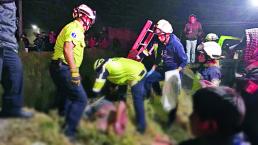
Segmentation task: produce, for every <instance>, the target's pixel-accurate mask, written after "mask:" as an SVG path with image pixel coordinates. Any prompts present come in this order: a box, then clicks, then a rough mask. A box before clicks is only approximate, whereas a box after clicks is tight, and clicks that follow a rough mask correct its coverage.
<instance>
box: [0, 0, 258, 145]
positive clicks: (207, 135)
mask: <svg viewBox="0 0 258 145" xmlns="http://www.w3.org/2000/svg"><path fill="white" fill-rule="evenodd" d="M0 11H3V13H0V24H1V25H5V26H6V29H9V30H12V31H3V32H1V33H0V47H1V49H0V51H1V53H0V54H1V55H0V67H1V69H0V70H1V75H0V76H1V82H2V85H3V88H4V94H3V97H2V99H3V101H2V108H1V112H0V117H1V118H9V117H19V118H30V117H32V116H33V114H32V113H31V112H25V111H23V110H22V106H23V104H22V102H23V101H22V100H23V96H22V85H23V82H22V79H23V78H22V64H21V61H20V58H19V57H18V54H17V52H18V51H17V50H18V45H17V40H16V38H15V36H14V35H15V30H16V24H15V22H16V21H15V19H16V15H15V11H16V8H15V2H14V0H13V1H12V0H0ZM72 16H73V18H74V20H73V21H72V22H70V23H68V24H67V25H66V26H64V27H63V29H62V30H61V32H60V33H59V34H58V36H57V37H54V34H51V35H52V36H49V37H48V38H49V40H48V41H49V43H50V44H51V46H52V47H53V48H54V51H53V56H52V58H51V63H50V68H49V71H50V75H51V78H52V80H53V82H54V84H55V86H56V90H57V96H56V97H57V98H58V99H57V100H59V104H58V106H56V107H57V108H58V112H59V115H60V116H64V117H65V123H64V125H63V132H64V134H65V135H66V136H67V137H68V138H69V139H70V140H71V141H74V140H75V139H76V130H77V127H78V124H79V121H80V120H81V118H82V115H83V112H84V110H85V107H86V106H87V102H88V97H87V93H86V91H85V89H84V87H83V85H82V83H81V76H80V71H79V68H80V66H81V64H82V61H83V55H84V48H85V46H86V43H85V32H87V31H88V30H89V29H90V28H91V26H92V25H93V24H94V23H95V19H96V11H94V10H93V9H91V8H90V7H88V6H87V5H85V4H81V5H79V6H78V7H76V8H74V9H73V13H72ZM6 17H8V19H6ZM3 28H4V27H3ZM184 32H185V35H186V38H187V40H186V52H185V50H184V46H183V45H182V43H181V41H180V40H179V39H178V37H177V36H176V35H175V34H174V33H173V27H172V25H171V24H170V22H169V21H167V20H164V19H161V20H159V21H158V22H157V23H156V26H155V29H154V32H153V33H155V38H154V39H153V40H152V42H151V43H150V44H149V46H148V47H149V48H151V47H154V46H155V47H156V48H157V49H156V52H155V54H156V55H155V58H154V63H153V64H152V67H151V69H150V70H147V69H146V67H145V65H144V64H143V63H141V62H138V61H135V60H132V59H129V58H123V57H114V58H99V59H97V60H96V61H95V63H94V66H93V68H94V70H95V72H96V74H97V75H96V79H95V83H94V85H93V88H92V91H93V93H94V96H95V97H97V96H102V95H103V93H104V92H103V88H104V87H106V84H109V83H110V84H113V85H115V86H117V88H118V89H116V91H117V92H118V93H117V98H118V100H119V101H121V102H125V101H126V90H127V86H129V87H130V88H131V92H132V98H133V106H134V110H135V124H136V130H137V131H138V132H139V133H141V134H144V133H145V132H146V128H148V123H147V120H146V117H145V115H146V114H145V109H144V99H145V98H146V96H147V98H148V96H150V93H151V89H152V87H153V85H154V84H155V83H159V81H162V80H164V79H165V81H166V74H167V73H169V72H172V71H173V72H175V73H177V74H179V75H178V76H179V78H178V79H182V77H183V70H184V69H185V67H187V66H189V65H188V63H198V64H199V65H198V66H197V68H194V69H195V70H197V71H196V72H197V74H199V76H200V77H199V79H200V82H201V84H202V87H203V88H201V89H199V90H198V91H197V92H195V93H194V95H193V113H192V115H191V116H190V122H191V127H192V133H193V134H194V135H195V138H194V139H190V140H188V141H185V142H182V143H180V144H181V145H195V144H196V145H197V144H198V145H210V144H216V145H217V144H220V145H237V144H239V143H241V142H246V140H248V141H249V142H251V143H252V144H254V145H255V144H258V141H257V139H258V129H257V126H258V125H256V123H257V116H258V114H257V110H258V109H257V106H258V105H257V104H256V103H258V101H257V100H258V99H257V96H258V76H257V69H258V67H257V65H254V64H252V65H253V66H254V67H251V68H250V67H247V68H248V72H247V75H245V77H244V78H242V79H240V80H239V82H240V83H239V84H238V86H237V87H238V90H237V91H238V93H237V92H236V90H234V89H233V88H229V87H223V86H220V81H221V79H222V76H221V72H220V68H219V60H220V59H221V54H222V50H221V47H220V46H219V45H218V43H217V42H216V41H217V39H218V36H217V35H216V34H214V33H210V34H208V35H207V36H206V38H205V40H204V41H203V42H202V43H201V44H200V45H199V46H198V48H197V51H198V53H195V50H196V45H197V39H198V37H200V36H201V35H203V32H202V27H201V24H200V23H199V22H197V21H196V16H195V15H190V16H189V23H187V24H186V25H185V29H184ZM55 38H56V39H55ZM22 39H23V41H24V44H25V45H26V46H25V48H26V47H27V46H28V40H26V35H24V36H22ZM38 39H40V36H39V38H38ZM92 39H93V40H90V41H89V42H88V45H92V44H91V43H92V42H91V41H95V40H94V38H92ZM38 41H39V40H37V41H35V43H36V44H38V43H39V44H38V46H40V43H41V42H38ZM28 47H29V46H28ZM36 50H39V51H41V48H37V49H36ZM195 56H196V57H195ZM196 61H197V62H196ZM254 63H255V64H257V62H254ZM239 85H240V86H239ZM160 94H161V95H162V93H160ZM240 94H241V95H242V96H241V95H240ZM176 107H177V106H175V108H172V109H170V113H169V118H171V117H174V116H175V110H176V109H177V108H176ZM119 117H120V113H119V111H118V113H117V114H116V117H115V120H116V119H117V118H119ZM169 121H173V120H171V119H169ZM115 122H116V121H115ZM115 125H118V126H119V124H115ZM240 132H244V134H245V135H246V138H244V137H242V138H241V140H237V141H236V139H239V133H240ZM245 135H244V136H245Z"/></svg>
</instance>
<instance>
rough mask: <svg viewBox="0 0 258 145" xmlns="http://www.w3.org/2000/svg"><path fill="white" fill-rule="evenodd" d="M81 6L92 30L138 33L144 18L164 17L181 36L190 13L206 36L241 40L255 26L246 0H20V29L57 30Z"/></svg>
mask: <svg viewBox="0 0 258 145" xmlns="http://www.w3.org/2000/svg"><path fill="white" fill-rule="evenodd" d="M81 3H85V4H87V5H89V6H90V7H91V8H92V9H95V10H96V11H97V21H96V24H95V25H94V27H93V29H92V30H91V31H95V30H98V29H100V28H101V27H102V26H111V27H120V28H121V27H122V28H128V29H131V30H133V31H135V32H136V33H138V32H139V31H140V29H141V27H142V26H143V25H144V23H145V21H146V20H147V19H150V20H153V21H154V22H156V21H157V20H159V19H162V18H164V19H167V20H169V21H170V22H171V23H172V25H173V28H174V32H175V33H176V35H178V36H179V37H181V34H182V30H183V27H184V24H185V23H186V22H187V18H188V16H189V15H190V14H192V13H193V14H195V15H197V17H198V19H199V21H200V22H201V23H202V24H203V28H204V31H205V33H208V32H215V33H217V34H219V35H221V34H224V35H233V36H238V37H241V36H242V35H243V34H244V29H246V28H252V27H257V24H258V15H257V12H258V7H254V6H252V5H251V4H250V1H249V0H87V1H86V0H23V4H22V8H23V27H24V28H29V27H31V24H37V25H38V26H39V27H40V28H42V29H44V30H46V31H50V30H55V31H58V30H60V29H61V28H62V27H63V26H64V25H65V24H66V23H68V22H69V21H71V20H72V9H73V8H74V7H75V6H78V5H79V4H81Z"/></svg>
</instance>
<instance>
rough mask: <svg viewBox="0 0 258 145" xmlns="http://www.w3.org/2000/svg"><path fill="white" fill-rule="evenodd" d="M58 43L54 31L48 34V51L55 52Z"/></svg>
mask: <svg viewBox="0 0 258 145" xmlns="http://www.w3.org/2000/svg"><path fill="white" fill-rule="evenodd" d="M55 43H56V33H55V32H54V31H50V32H49V33H48V44H49V45H48V50H50V51H52V50H54V46H55Z"/></svg>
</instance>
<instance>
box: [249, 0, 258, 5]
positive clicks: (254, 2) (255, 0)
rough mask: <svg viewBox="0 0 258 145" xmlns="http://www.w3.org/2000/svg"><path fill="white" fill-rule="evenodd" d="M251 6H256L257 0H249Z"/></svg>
mask: <svg viewBox="0 0 258 145" xmlns="http://www.w3.org/2000/svg"><path fill="white" fill-rule="evenodd" d="M250 2H251V4H252V6H255V7H258V0H250Z"/></svg>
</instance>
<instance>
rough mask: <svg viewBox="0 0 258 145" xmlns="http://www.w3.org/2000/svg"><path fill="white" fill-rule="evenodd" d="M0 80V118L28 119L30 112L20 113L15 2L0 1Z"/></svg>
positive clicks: (20, 96) (21, 77)
mask: <svg viewBox="0 0 258 145" xmlns="http://www.w3.org/2000/svg"><path fill="white" fill-rule="evenodd" d="M0 12H1V13H0V79H1V83H2V85H3V89H4V93H3V97H2V110H1V112H0V117H3V118H5V117H18V118H30V117H32V115H33V114H32V113H31V112H25V111H22V106H23V96H22V89H23V70H22V63H21V60H20V58H19V56H18V43H17V40H16V38H15V31H16V28H17V27H16V6H15V0H0Z"/></svg>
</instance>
